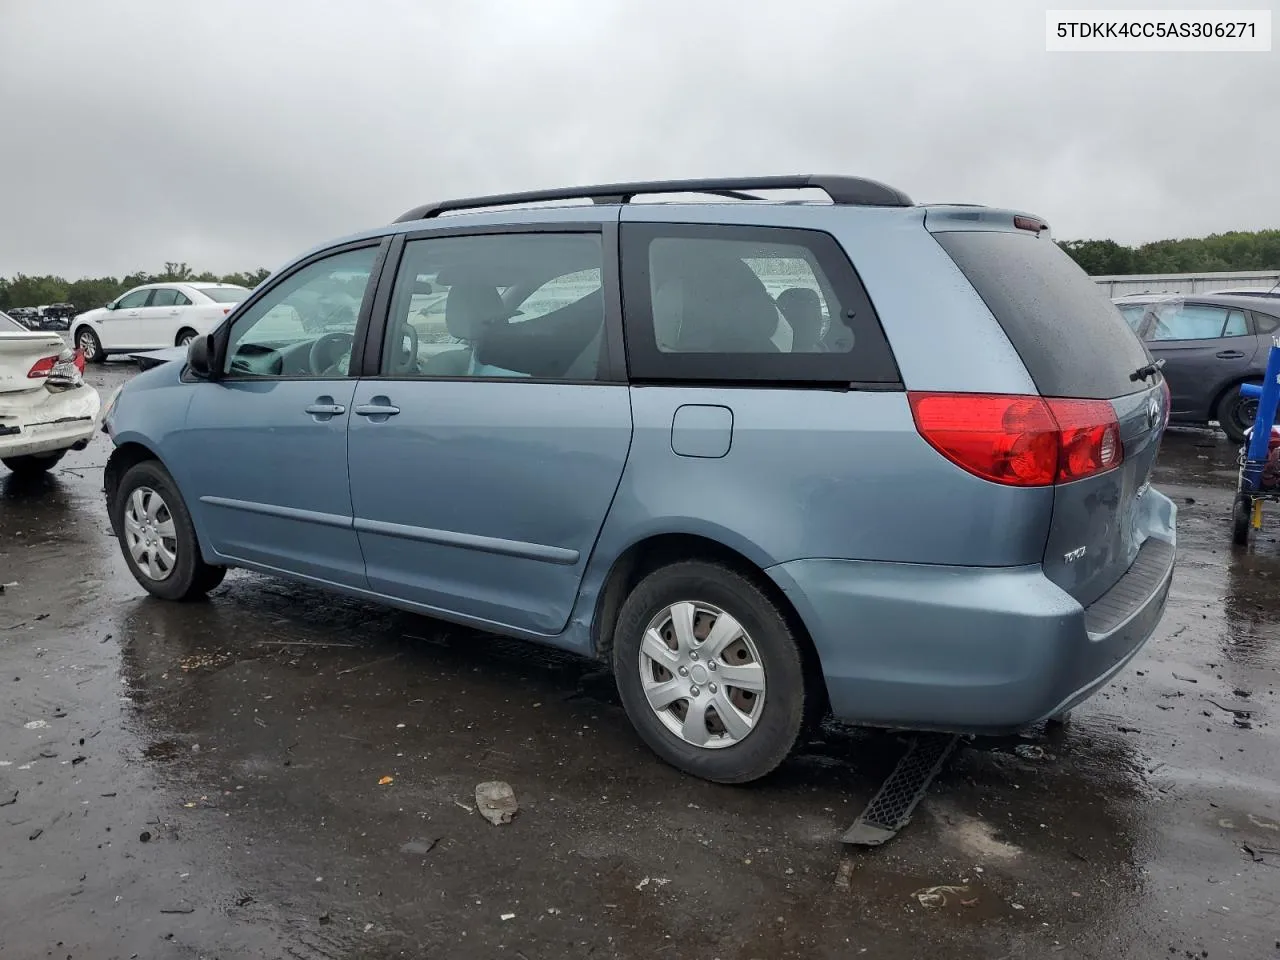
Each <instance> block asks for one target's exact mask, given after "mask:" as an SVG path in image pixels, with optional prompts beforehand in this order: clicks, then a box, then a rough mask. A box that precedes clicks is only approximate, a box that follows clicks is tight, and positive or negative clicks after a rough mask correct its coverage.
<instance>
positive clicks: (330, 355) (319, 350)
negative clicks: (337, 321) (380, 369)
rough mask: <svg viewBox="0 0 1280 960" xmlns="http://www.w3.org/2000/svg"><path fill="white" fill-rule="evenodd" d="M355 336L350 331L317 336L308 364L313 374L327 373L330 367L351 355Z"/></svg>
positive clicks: (312, 345)
mask: <svg viewBox="0 0 1280 960" xmlns="http://www.w3.org/2000/svg"><path fill="white" fill-rule="evenodd" d="M355 339H356V338H355V337H354V336H352V335H351V334H349V333H346V332H345V331H344V332H339V333H326V334H324V335H323V336H321V337H317V338H316V341H315V342H314V343H313V344H311V351H310V354H309V356H308V357H307V364H308V366H310V368H311V372H312V374H313V375H318V374H323V373H326V372H327V371H328V370H329V369H330V368H332V367H334V366H335V365H337V364H338V363H341V362H342V360H343V359H344V357H349V356H350V355H351V345H352V344H353V343H355Z"/></svg>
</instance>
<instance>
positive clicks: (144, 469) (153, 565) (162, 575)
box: [111, 460, 226, 600]
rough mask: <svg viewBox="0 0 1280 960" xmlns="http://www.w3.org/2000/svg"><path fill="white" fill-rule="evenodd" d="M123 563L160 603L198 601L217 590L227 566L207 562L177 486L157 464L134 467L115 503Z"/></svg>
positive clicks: (114, 521)
mask: <svg viewBox="0 0 1280 960" xmlns="http://www.w3.org/2000/svg"><path fill="white" fill-rule="evenodd" d="M111 520H112V526H113V527H114V528H115V531H116V537H117V539H118V540H119V541H120V547H121V550H122V551H123V553H124V559H125V563H127V564H128V566H129V571H130V572H131V573H132V574H133V576H134V579H135V580H137V581H138V583H139V584H141V585H142V587H143V589H144V590H146V591H147V592H148V593H150V594H152V595H153V596H156V597H160V598H161V599H162V600H194V599H196V598H198V597H202V596H204V595H205V594H206V593H208V592H209V591H210V590H212V589H213V588H214V587H216V586H217V585H218V584H219V583H220V582H221V581H222V577H223V575H224V574H225V572H226V571H225V568H223V567H217V566H213V565H212V564H208V563H205V562H204V559H203V558H202V557H201V556H200V544H199V541H198V540H197V539H196V531H195V527H194V525H193V524H192V523H191V514H190V513H188V512H187V506H186V504H185V503H183V501H182V496H181V494H179V493H178V487H177V484H175V483H174V482H173V478H172V477H171V476H169V471H167V470H166V469H165V468H164V467H163V466H161V465H160V463H159V462H158V461H155V460H144V461H143V462H142V463H139V464H135V465H134V466H133V467H131V468H130V469H129V470H128V472H126V473H125V475H124V476H123V477H122V478H121V480H120V486H119V487H118V488H117V489H116V495H115V499H114V500H113V502H112V504H111Z"/></svg>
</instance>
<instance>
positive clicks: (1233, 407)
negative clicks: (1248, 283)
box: [1115, 294, 1280, 443]
mask: <svg viewBox="0 0 1280 960" xmlns="http://www.w3.org/2000/svg"><path fill="white" fill-rule="evenodd" d="M1115 304H1116V306H1117V307H1119V309H1120V312H1121V313H1122V314H1123V315H1124V318H1125V321H1126V322H1127V323H1128V324H1129V326H1130V327H1132V328H1133V329H1134V330H1135V331H1137V333H1138V334H1139V335H1140V336H1141V337H1142V339H1143V340H1144V341H1145V342H1146V345H1147V349H1148V350H1150V351H1151V355H1152V357H1154V358H1155V359H1157V360H1163V361H1164V375H1165V379H1166V380H1167V381H1168V383H1169V391H1170V393H1171V395H1172V398H1173V402H1172V412H1171V415H1170V420H1172V421H1173V422H1175V423H1190V424H1206V423H1209V422H1210V421H1212V420H1216V421H1218V423H1219V425H1220V426H1221V427H1222V429H1223V430H1224V431H1225V432H1226V434H1227V436H1228V437H1230V438H1231V439H1232V440H1234V441H1235V442H1236V443H1241V442H1243V440H1244V431H1245V430H1247V429H1248V428H1249V427H1251V426H1252V425H1253V419H1254V416H1255V415H1256V414H1257V411H1258V404H1257V401H1256V400H1245V399H1242V398H1241V396H1240V391H1239V386H1240V384H1242V383H1246V382H1251V383H1261V382H1262V375H1263V372H1264V371H1265V369H1266V366H1267V352H1268V349H1269V348H1270V346H1271V340H1272V337H1273V336H1274V335H1275V333H1276V331H1277V330H1280V300H1278V299H1276V298H1272V297H1258V296H1228V295H1224V294H1200V295H1197V296H1190V297H1182V296H1173V295H1143V296H1136V297H1122V298H1121V299H1119V300H1116V301H1115Z"/></svg>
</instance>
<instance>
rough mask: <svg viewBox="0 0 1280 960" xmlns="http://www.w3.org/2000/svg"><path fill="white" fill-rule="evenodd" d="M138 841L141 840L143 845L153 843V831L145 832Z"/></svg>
mask: <svg viewBox="0 0 1280 960" xmlns="http://www.w3.org/2000/svg"><path fill="white" fill-rule="evenodd" d="M138 840H139V841H141V842H142V843H150V842H151V831H150V830H143V831H142V832H141V833H140V834H138Z"/></svg>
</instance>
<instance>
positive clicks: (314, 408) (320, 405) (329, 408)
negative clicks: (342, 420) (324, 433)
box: [303, 397, 347, 420]
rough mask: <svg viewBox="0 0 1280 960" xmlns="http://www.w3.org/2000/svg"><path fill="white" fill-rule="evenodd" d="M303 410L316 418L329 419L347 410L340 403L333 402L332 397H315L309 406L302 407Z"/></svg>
mask: <svg viewBox="0 0 1280 960" xmlns="http://www.w3.org/2000/svg"><path fill="white" fill-rule="evenodd" d="M303 410H304V412H305V413H309V414H311V416H313V417H315V418H316V419H317V420H329V419H332V418H333V417H340V416H342V414H344V413H346V412H347V408H346V407H344V406H343V405H342V404H340V403H334V402H333V397H316V402H315V403H313V404H311V405H310V406H309V407H304V408H303Z"/></svg>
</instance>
